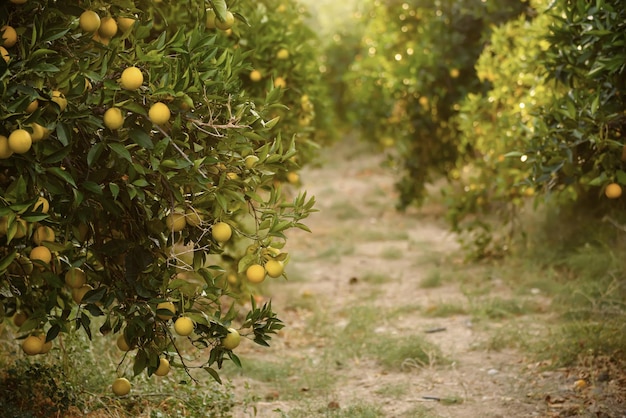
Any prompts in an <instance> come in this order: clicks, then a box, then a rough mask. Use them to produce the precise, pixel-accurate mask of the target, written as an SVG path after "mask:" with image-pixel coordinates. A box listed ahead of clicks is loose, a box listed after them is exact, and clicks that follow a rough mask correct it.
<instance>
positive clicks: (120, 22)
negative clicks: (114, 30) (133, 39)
mask: <svg viewBox="0 0 626 418" xmlns="http://www.w3.org/2000/svg"><path fill="white" fill-rule="evenodd" d="M134 24H135V19H133V18H132V17H124V16H120V17H118V18H117V26H118V28H119V29H120V30H121V31H122V32H126V31H128V30H129V29H130V28H132V27H133V25H134Z"/></svg>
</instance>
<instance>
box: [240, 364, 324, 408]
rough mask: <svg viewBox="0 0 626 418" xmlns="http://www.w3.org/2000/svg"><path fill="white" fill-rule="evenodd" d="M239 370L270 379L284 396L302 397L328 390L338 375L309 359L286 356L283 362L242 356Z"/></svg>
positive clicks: (272, 387)
mask: <svg viewBox="0 0 626 418" xmlns="http://www.w3.org/2000/svg"><path fill="white" fill-rule="evenodd" d="M241 360H242V361H241V362H242V366H243V368H242V369H241V370H240V371H239V374H242V375H245V376H246V377H248V378H250V379H253V380H256V381H260V382H265V383H268V384H269V385H270V386H271V389H273V390H275V391H276V392H277V395H278V396H279V398H280V399H285V400H289V399H302V398H303V397H304V395H305V394H306V395H308V396H317V395H320V394H327V393H329V391H330V390H331V389H332V388H333V387H334V384H335V378H334V377H333V376H332V375H331V373H328V372H326V371H324V368H325V367H327V366H326V365H325V364H324V365H321V366H320V365H319V364H311V362H310V361H308V360H307V359H299V360H298V361H296V360H291V359H285V360H284V361H281V362H274V361H264V360H260V359H246V358H242V359H241Z"/></svg>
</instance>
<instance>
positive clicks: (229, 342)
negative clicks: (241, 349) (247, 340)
mask: <svg viewBox="0 0 626 418" xmlns="http://www.w3.org/2000/svg"><path fill="white" fill-rule="evenodd" d="M240 342H241V335H239V331H237V330H236V329H235V328H228V335H226V337H224V338H222V347H224V348H226V349H227V350H234V349H235V348H237V347H238V346H239V343H240Z"/></svg>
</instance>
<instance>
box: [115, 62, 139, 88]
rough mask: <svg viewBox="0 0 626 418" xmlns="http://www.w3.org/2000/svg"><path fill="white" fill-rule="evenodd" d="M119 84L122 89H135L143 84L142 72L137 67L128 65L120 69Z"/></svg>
mask: <svg viewBox="0 0 626 418" xmlns="http://www.w3.org/2000/svg"><path fill="white" fill-rule="evenodd" d="M120 84H121V86H122V88H123V89H126V90H137V89H138V88H139V87H141V85H142V84H143V73H142V72H141V70H140V69H139V68H137V67H128V68H126V69H125V70H124V71H122V76H121V77H120Z"/></svg>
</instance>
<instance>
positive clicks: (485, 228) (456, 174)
mask: <svg viewBox="0 0 626 418" xmlns="http://www.w3.org/2000/svg"><path fill="white" fill-rule="evenodd" d="M531 5H532V6H533V8H534V10H536V11H537V16H536V17H534V18H533V19H528V17H527V16H520V17H519V18H518V19H513V20H511V21H510V22H508V23H506V24H504V25H502V26H501V27H499V28H497V29H495V30H494V32H493V33H492V35H491V37H490V40H489V44H488V45H487V46H486V48H485V49H484V51H483V53H482V54H481V56H480V58H479V59H478V61H477V65H476V70H477V74H478V77H479V79H480V80H483V81H485V82H487V83H489V86H490V87H489V89H488V90H486V91H485V92H484V93H478V94H469V95H468V96H466V98H465V99H463V101H462V102H461V104H460V112H459V114H458V115H457V117H456V118H455V123H456V125H457V126H458V127H459V135H460V136H459V138H460V141H459V144H460V149H471V150H472V153H471V154H469V155H466V156H465V157H464V158H463V159H460V160H459V161H458V162H457V167H456V169H455V170H454V171H452V172H451V173H452V176H451V177H452V178H453V179H455V181H456V183H455V187H453V188H451V189H450V190H449V191H448V193H447V200H446V202H447V204H448V209H449V211H448V215H449V218H450V220H451V221H452V225H453V227H454V228H455V229H456V230H457V231H470V232H472V234H470V236H471V240H470V243H471V244H472V245H474V246H475V250H476V251H477V252H476V255H479V254H482V255H486V254H488V253H493V252H494V251H497V252H501V250H502V249H503V248H506V247H503V246H502V245H501V244H502V242H499V243H497V242H495V241H493V242H492V238H493V234H492V230H493V226H492V225H490V224H489V223H487V222H485V220H484V219H485V218H483V217H476V216H475V215H476V214H480V213H493V212H494V211H497V212H498V213H499V214H500V215H502V216H501V217H500V220H501V221H504V224H506V225H508V226H509V227H511V226H513V227H514V226H515V222H514V221H515V219H516V216H515V215H516V213H517V211H518V210H519V208H521V207H523V204H524V201H525V200H526V199H525V197H530V196H540V197H544V196H545V197H550V200H551V201H555V200H559V201H560V203H562V204H568V205H569V204H571V203H574V205H575V206H581V205H582V206H583V207H584V211H585V212H586V213H590V212H595V213H600V214H603V215H604V214H606V213H607V211H608V212H613V214H615V215H617V214H619V208H621V206H622V204H621V203H620V200H619V199H617V198H619V197H620V195H621V185H623V184H625V183H624V182H625V181H626V176H625V174H624V171H623V170H624V167H623V164H624V163H623V161H624V159H626V157H625V155H626V154H625V153H624V152H623V149H624V146H623V145H624V144H623V141H622V139H621V137H622V132H623V130H624V115H623V109H624V101H623V91H624V81H623V76H622V75H623V72H624V53H623V51H622V49H621V43H622V42H623V21H624V19H623V17H624V15H623V11H622V8H621V7H619V6H618V5H617V3H611V2H603V3H602V4H601V5H589V4H586V3H573V2H565V3H563V4H554V5H552V6H550V4H549V2H547V1H535V2H533V3H532V4H531ZM620 13H621V14H620ZM599 194H605V195H606V197H607V198H608V199H598V195H599ZM613 209H618V211H617V212H616V211H615V210H613ZM498 227H499V228H500V229H501V228H502V224H499V226H498ZM522 229H523V228H520V230H522ZM511 232H514V231H511ZM496 243H497V245H494V244H496ZM498 247H499V249H498Z"/></svg>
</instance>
